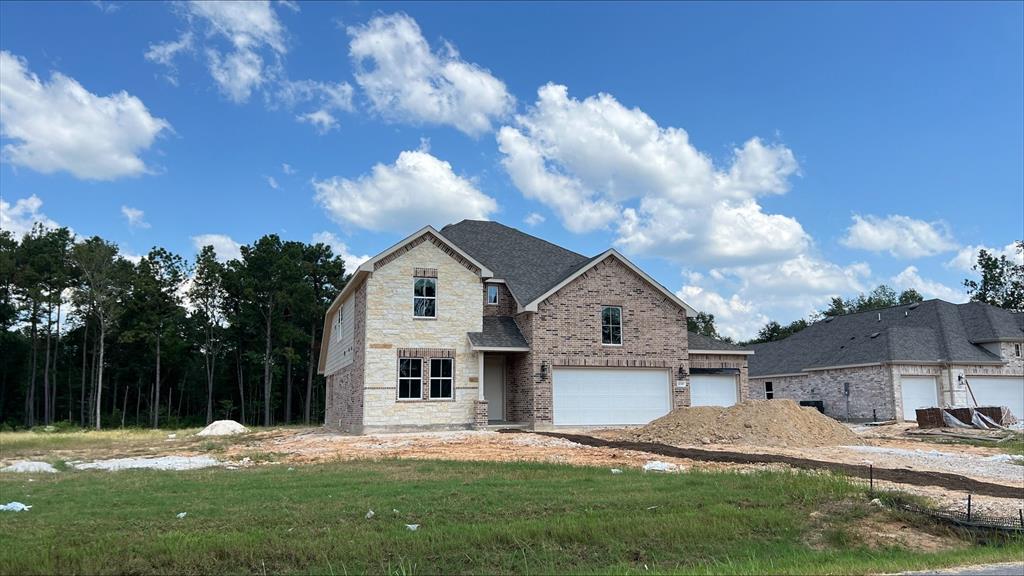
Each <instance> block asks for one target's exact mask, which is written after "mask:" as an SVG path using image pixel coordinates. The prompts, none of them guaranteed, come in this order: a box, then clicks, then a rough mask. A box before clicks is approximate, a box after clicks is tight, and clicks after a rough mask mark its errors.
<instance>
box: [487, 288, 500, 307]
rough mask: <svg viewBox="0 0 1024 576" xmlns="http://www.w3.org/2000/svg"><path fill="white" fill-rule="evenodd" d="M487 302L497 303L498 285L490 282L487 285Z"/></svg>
mask: <svg viewBox="0 0 1024 576" xmlns="http://www.w3.org/2000/svg"><path fill="white" fill-rule="evenodd" d="M487 303H488V304H497V303H498V287H497V286H495V285H493V284H491V285H490V286H488V287H487Z"/></svg>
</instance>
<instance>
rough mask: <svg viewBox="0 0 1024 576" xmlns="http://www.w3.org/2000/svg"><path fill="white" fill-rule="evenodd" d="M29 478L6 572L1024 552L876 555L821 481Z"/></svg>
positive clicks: (896, 566)
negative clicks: (823, 517) (821, 514)
mask: <svg viewBox="0 0 1024 576" xmlns="http://www.w3.org/2000/svg"><path fill="white" fill-rule="evenodd" d="M32 479H33V480H34V481H33V482H28V478H26V477H25V476H15V475H11V474H0V499H2V500H4V501H9V500H18V501H21V502H24V503H26V504H30V505H32V506H34V507H33V508H32V510H31V511H30V512H22V513H0V514H2V515H0V542H2V543H3V544H2V546H0V574H43V573H45V574H52V573H90V574H91V573H134V574H155V573H192V574H199V573H257V574H270V573H320V574H339V575H340V574H357V573H387V574H436V573H488V574H492V573H494V574H501V573H544V574H549V573H565V572H572V573H603V574H621V573H647V572H655V573H658V572H661V573H672V572H676V573H678V572H682V573H710V574H714V573H755V572H757V573H773V574H775V573H803V574H825V573H866V572H888V571H898V570H903V569H920V568H928V567H935V566H948V565H955V564H968V563H973V562H986V561H1006V560H1014V559H1019V558H1020V557H1021V556H1022V554H1024V542H1022V541H1021V540H1020V539H1015V540H1009V541H1001V543H1000V544H998V545H992V544H990V545H984V546H983V545H979V544H974V543H972V542H971V541H970V540H968V539H964V540H962V541H961V545H960V546H958V547H957V548H956V549H954V550H949V551H946V552H941V553H930V554H929V553H922V552H915V551H911V550H905V549H901V548H881V549H879V548H875V549H870V550H869V549H867V548H866V547H865V545H866V544H867V543H865V542H863V541H860V540H859V539H858V538H857V537H856V535H853V534H852V533H851V532H849V531H845V530H842V529H838V528H835V526H836V523H835V522H834V521H837V520H838V521H846V520H849V521H854V520H856V519H857V518H860V517H863V516H866V515H876V516H877V515H887V514H888V512H885V511H883V510H880V509H878V508H874V507H867V506H865V505H864V504H863V503H864V502H865V501H866V500H865V496H864V493H863V491H862V489H861V488H858V487H856V486H854V485H852V484H850V483H848V482H846V481H845V480H843V479H841V478H837V477H833V476H830V475H822V474H794V473H788V472H765V473H757V474H738V473H687V474H679V475H656V474H646V475H645V474H643V473H641V472H638V471H633V470H626V471H625V472H624V473H623V474H619V475H612V474H609V473H608V470H607V469H604V468H581V467H569V466H561V465H552V464H527V463H516V464H508V463H460V462H438V461H410V460H385V461H355V462H346V463H332V464H324V465H314V466H300V467H296V468H295V469H294V470H293V471H288V470H287V468H286V467H285V466H284V465H267V466H259V467H254V468H250V469H240V470H225V469H208V470H199V471H191V472H177V473H169V472H155V471H129V472H117V473H110V472H100V471H95V472H93V471H90V472H63V473H60V474H57V475H52V476H47V477H43V476H41V475H40V476H33V477H32ZM850 502H853V503H854V504H853V505H845V506H838V507H837V506H836V504H837V503H850ZM370 509H372V510H374V511H375V513H376V515H375V517H374V518H373V519H370V520H367V519H366V518H365V515H366V512H367V510H370ZM830 509H831V510H836V512H834V513H830V514H829V515H828V518H829V520H830V521H833V522H831V523H830V525H829V526H822V525H820V523H818V521H817V520H815V519H814V516H813V512H815V511H820V510H830ZM393 510H397V512H395V511H393ZM178 512H187V513H188V515H187V517H186V518H184V519H181V520H179V519H177V518H175V514H177V513H178ZM406 524H420V525H421V526H420V528H419V530H418V531H415V532H412V531H409V530H407V529H406V527H405V525H406ZM932 528H934V529H936V530H940V531H941V530H944V529H941V528H936V527H932ZM816 534H817V536H815V535H816ZM947 537H948V535H947ZM812 540H813V541H816V542H820V543H821V544H818V545H811V544H809V542H811V541H812Z"/></svg>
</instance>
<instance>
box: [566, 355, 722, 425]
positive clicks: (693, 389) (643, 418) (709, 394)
mask: <svg viewBox="0 0 1024 576" xmlns="http://www.w3.org/2000/svg"><path fill="white" fill-rule="evenodd" d="M553 376H554V378H553V384H552V387H553V391H552V392H553V397H552V400H553V403H554V405H553V406H552V409H553V411H554V424H555V425H556V426H615V425H620V424H646V423H648V422H650V421H651V420H654V419H656V418H660V417H662V416H664V415H665V414H668V412H669V411H670V410H671V409H672V383H671V382H670V380H669V376H670V375H669V371H668V370H661V369H636V368H555V369H554V373H553ZM690 398H691V400H690V404H691V405H692V406H731V405H733V404H735V403H736V376H735V375H733V374H692V375H691V376H690Z"/></svg>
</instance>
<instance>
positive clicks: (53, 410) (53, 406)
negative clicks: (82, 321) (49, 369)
mask: <svg viewBox="0 0 1024 576" xmlns="http://www.w3.org/2000/svg"><path fill="white" fill-rule="evenodd" d="M62 301H63V298H60V299H58V300H57V341H56V342H55V343H54V345H53V395H52V398H53V402H52V403H51V405H50V409H51V412H50V421H51V422H54V421H56V420H57V357H58V354H59V352H60V308H61V304H62V303H63V302H62ZM70 384H71V380H70V376H69V380H68V421H69V422H70V421H71V414H70V412H71V385H70Z"/></svg>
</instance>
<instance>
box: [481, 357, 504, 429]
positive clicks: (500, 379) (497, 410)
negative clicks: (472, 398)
mask: <svg viewBox="0 0 1024 576" xmlns="http://www.w3.org/2000/svg"><path fill="white" fill-rule="evenodd" d="M484 400H486V401H487V419H488V420H489V421H492V422H503V421H504V420H505V356H504V355H501V354H487V355H485V356H484Z"/></svg>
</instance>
